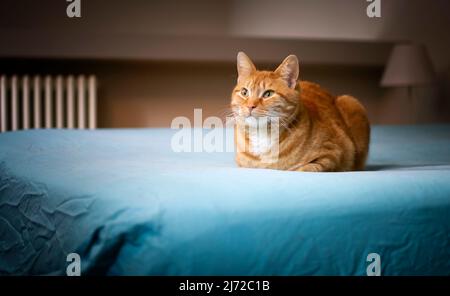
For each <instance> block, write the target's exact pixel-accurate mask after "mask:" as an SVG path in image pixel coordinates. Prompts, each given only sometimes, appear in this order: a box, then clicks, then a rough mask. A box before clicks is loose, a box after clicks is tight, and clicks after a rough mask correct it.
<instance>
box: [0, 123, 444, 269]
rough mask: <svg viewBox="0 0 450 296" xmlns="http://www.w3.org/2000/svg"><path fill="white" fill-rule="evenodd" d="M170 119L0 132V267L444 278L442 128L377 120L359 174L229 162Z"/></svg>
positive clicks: (230, 158)
mask: <svg viewBox="0 0 450 296" xmlns="http://www.w3.org/2000/svg"><path fill="white" fill-rule="evenodd" d="M175 132H176V131H175V130H171V129H111V130H108V129H104V130H103V129H99V130H93V131H88V130H28V131H18V132H7V133H4V134H0V274H3V275H9V274H13V275H29V274H32V275H65V274H66V268H67V266H68V264H69V263H68V261H67V256H68V254H70V253H77V254H79V256H80V258H81V274H82V275H91V274H95V275H366V271H367V267H368V265H369V264H370V262H368V261H367V256H368V254H371V253H376V254H379V256H380V262H381V274H382V275H450V125H422V126H375V127H373V132H372V142H371V146H370V156H369V161H368V167H367V171H364V172H347V173H299V172H285V171H275V170H257V169H244V168H238V167H237V166H236V165H235V163H234V159H233V153H229V152H222V153H219V152H216V153H206V152H201V153H176V152H173V151H172V149H171V146H170V143H171V138H172V136H173V135H174V133H175Z"/></svg>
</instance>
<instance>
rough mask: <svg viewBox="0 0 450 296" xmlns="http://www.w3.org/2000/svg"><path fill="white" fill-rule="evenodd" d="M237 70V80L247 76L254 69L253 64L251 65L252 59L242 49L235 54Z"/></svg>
mask: <svg viewBox="0 0 450 296" xmlns="http://www.w3.org/2000/svg"><path fill="white" fill-rule="evenodd" d="M237 71H238V75H239V77H238V80H239V79H241V78H243V77H246V76H249V75H250V74H251V73H252V72H253V71H256V67H255V65H253V63H252V60H250V58H249V57H248V56H247V55H246V54H245V53H244V52H242V51H240V52H238V55H237Z"/></svg>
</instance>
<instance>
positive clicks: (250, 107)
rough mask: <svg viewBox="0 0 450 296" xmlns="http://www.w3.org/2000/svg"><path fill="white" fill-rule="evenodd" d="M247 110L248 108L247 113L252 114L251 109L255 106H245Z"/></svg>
mask: <svg viewBox="0 0 450 296" xmlns="http://www.w3.org/2000/svg"><path fill="white" fill-rule="evenodd" d="M247 108H248V113H250V114H252V111H253V109H255V108H256V106H255V105H249V106H247Z"/></svg>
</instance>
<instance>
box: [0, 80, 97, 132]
mask: <svg viewBox="0 0 450 296" xmlns="http://www.w3.org/2000/svg"><path fill="white" fill-rule="evenodd" d="M96 127H97V79H96V77H95V76H92V75H91V76H84V75H80V76H77V77H74V76H73V75H69V76H62V75H58V76H45V77H42V76H33V77H30V76H9V77H8V76H6V75H2V76H0V132H6V131H16V130H19V129H30V128H79V129H86V128H89V129H95V128H96Z"/></svg>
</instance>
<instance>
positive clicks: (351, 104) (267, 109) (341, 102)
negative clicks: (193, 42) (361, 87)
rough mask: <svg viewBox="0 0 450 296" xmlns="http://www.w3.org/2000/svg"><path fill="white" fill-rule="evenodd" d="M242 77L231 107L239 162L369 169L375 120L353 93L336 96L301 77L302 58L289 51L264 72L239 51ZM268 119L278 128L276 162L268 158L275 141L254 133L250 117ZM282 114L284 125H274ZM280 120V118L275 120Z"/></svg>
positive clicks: (323, 169)
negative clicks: (277, 64)
mask: <svg viewBox="0 0 450 296" xmlns="http://www.w3.org/2000/svg"><path fill="white" fill-rule="evenodd" d="M237 69H238V74H239V77H238V82H237V85H236V87H235V88H234V90H233V92H232V99H231V109H232V112H233V115H234V117H235V119H236V125H235V142H236V143H235V146H236V147H237V153H236V162H237V164H238V165H239V166H241V167H249V168H269V169H279V170H290V171H303V172H338V171H351V170H363V169H364V166H365V162H366V158H367V153H368V149H369V138H370V124H369V120H368V118H367V114H366V111H365V109H364V107H363V106H362V105H361V103H360V102H358V100H357V99H355V98H354V97H352V96H348V95H343V96H338V97H335V96H333V95H331V94H329V93H328V92H327V91H325V90H324V89H322V88H321V87H320V86H319V85H317V84H315V83H311V82H307V81H297V79H298V75H299V64H298V59H297V57H296V56H295V55H290V56H288V57H287V58H286V59H285V60H284V61H283V62H282V63H281V65H280V66H279V67H278V68H277V69H276V70H275V71H273V72H272V71H258V70H256V68H255V66H254V65H253V63H252V61H251V60H250V58H249V57H248V56H247V55H246V54H245V53H243V52H239V53H238V56H237ZM263 117H265V118H267V120H268V122H269V123H268V127H269V129H270V128H274V127H275V126H276V128H277V129H278V146H277V149H278V151H277V152H278V154H277V158H276V161H275V162H271V163H268V162H265V161H263V159H264V157H265V156H266V155H267V154H268V153H270V151H271V148H272V147H273V144H272V143H271V142H270V141H268V140H267V139H264V137H262V136H260V134H254V133H250V132H249V130H248V126H249V124H250V125H251V124H254V123H253V122H252V121H250V120H249V119H255V118H256V119H258V118H259V119H261V118H263ZM275 117H277V118H278V120H279V125H275V124H273V126H271V122H272V119H273V118H275ZM273 122H275V121H273Z"/></svg>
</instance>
